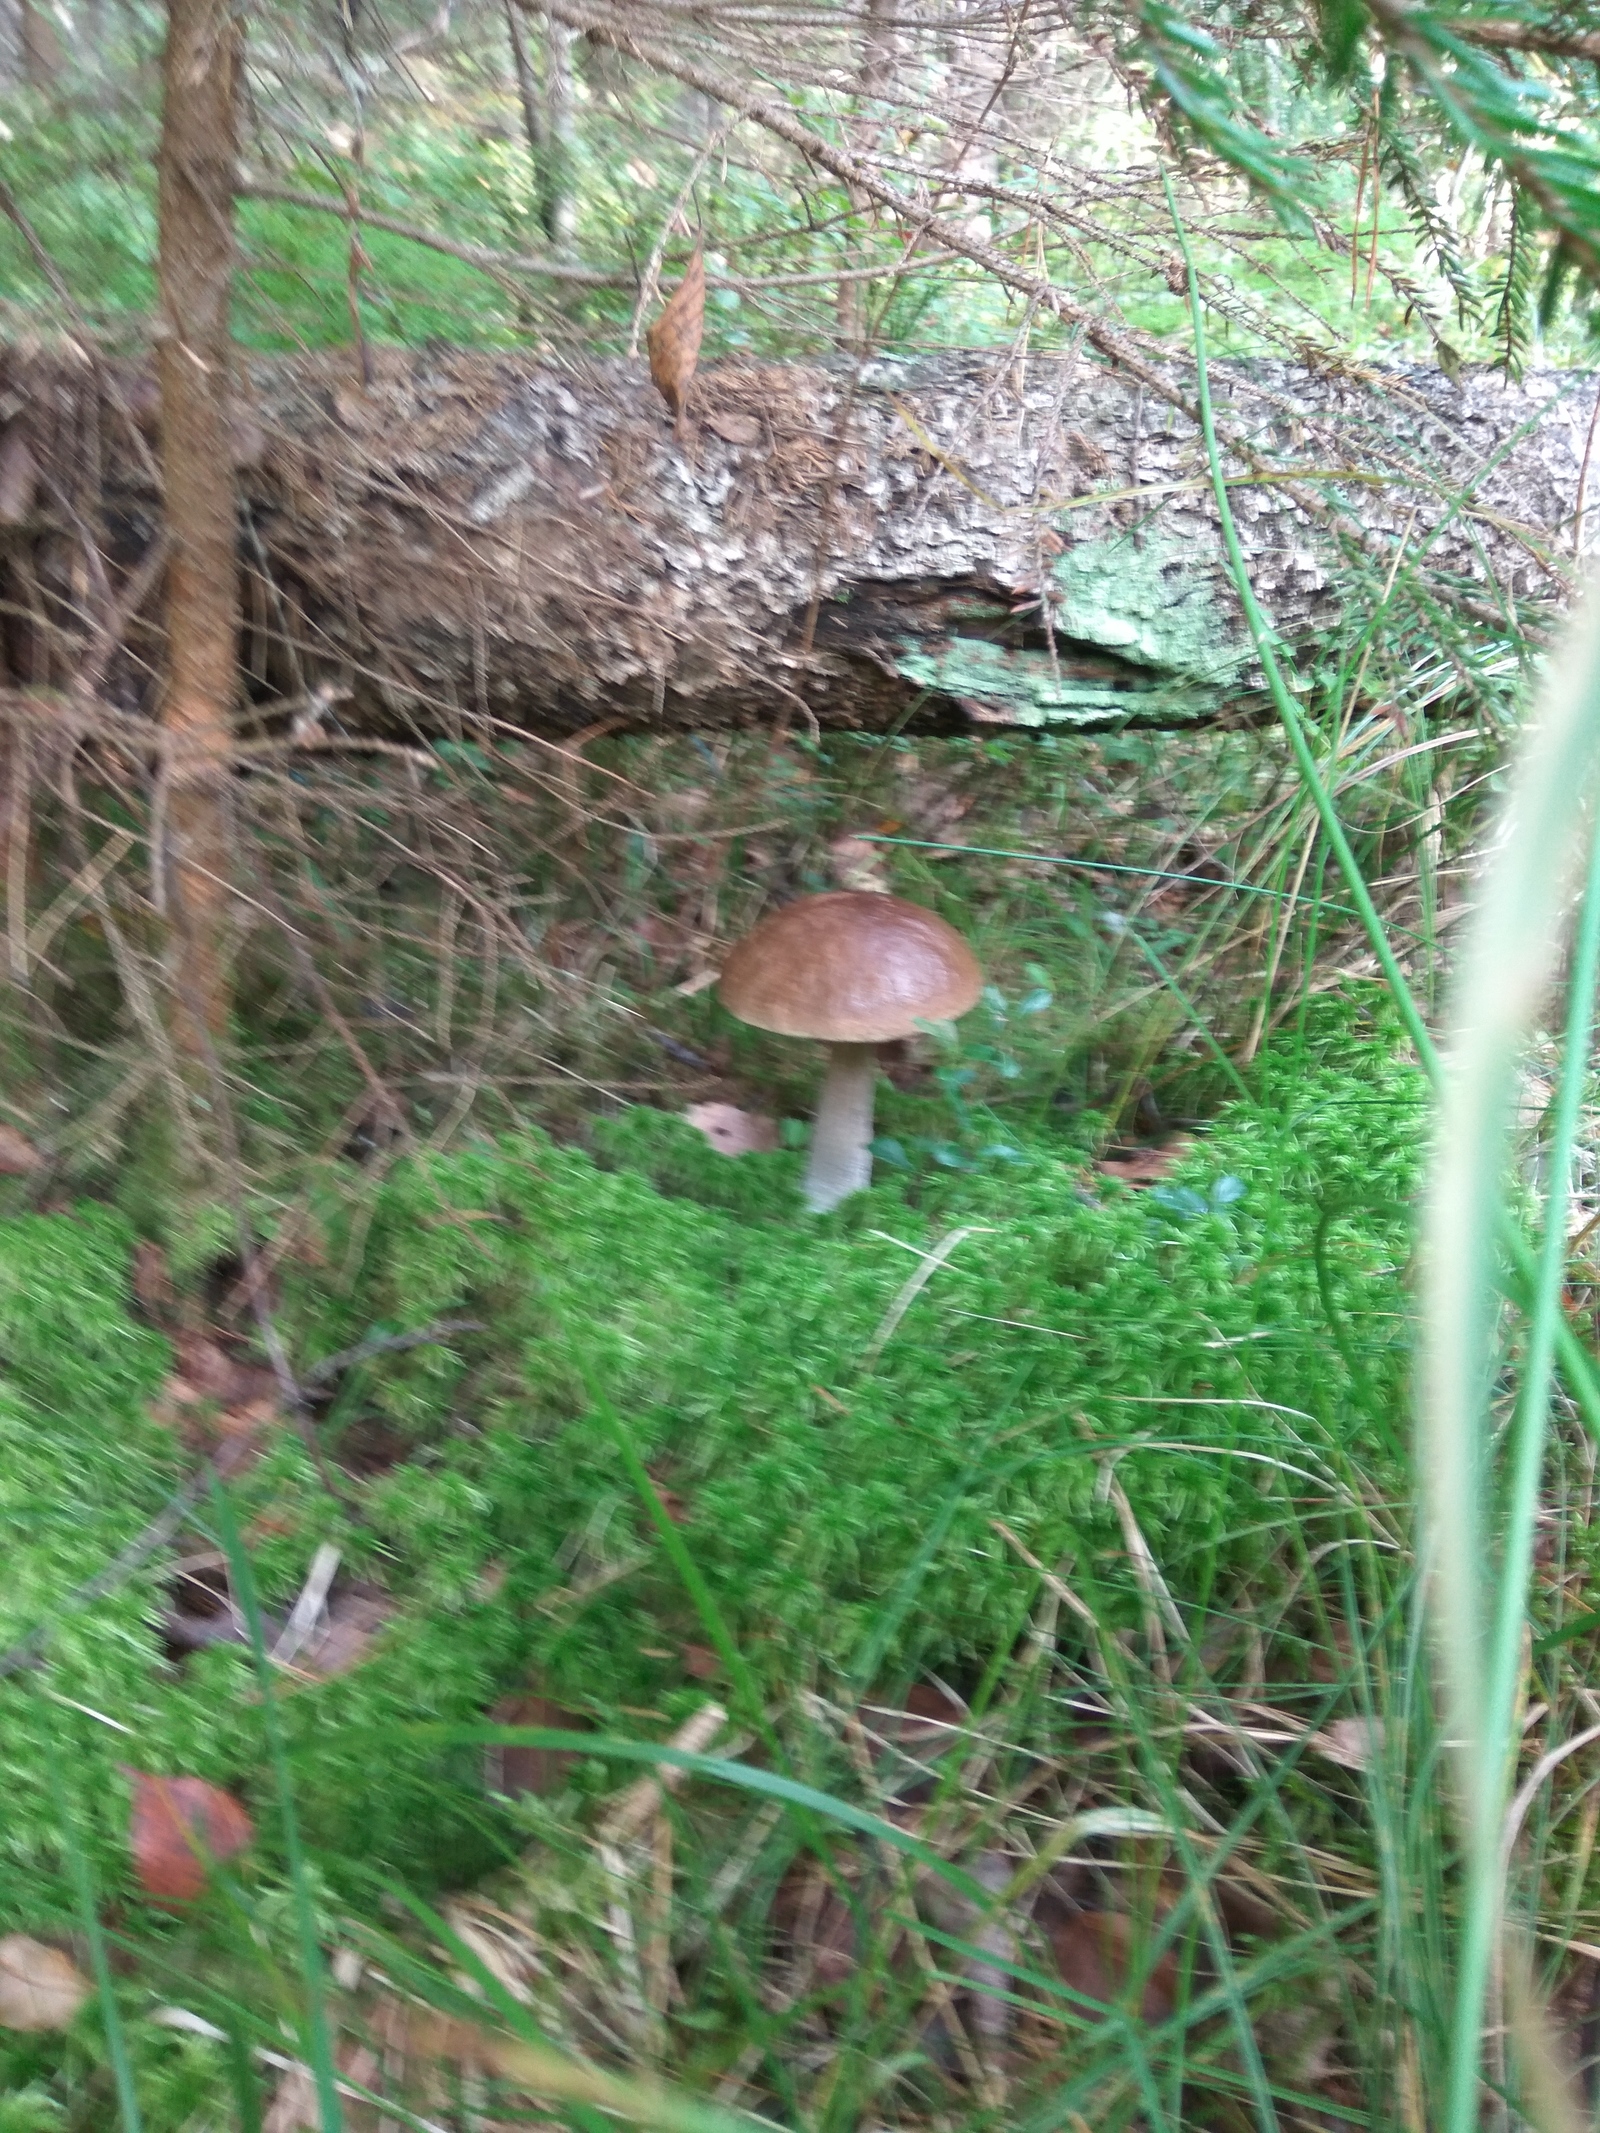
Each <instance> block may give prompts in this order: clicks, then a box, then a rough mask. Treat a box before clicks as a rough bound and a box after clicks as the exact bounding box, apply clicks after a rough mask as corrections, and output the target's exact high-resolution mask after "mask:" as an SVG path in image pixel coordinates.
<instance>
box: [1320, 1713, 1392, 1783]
mask: <svg viewBox="0 0 1600 2133" xmlns="http://www.w3.org/2000/svg"><path fill="white" fill-rule="evenodd" d="M1311 1745H1312V1747H1313V1748H1315V1749H1316V1751H1317V1753H1318V1754H1319V1755H1321V1756H1325V1757H1326V1758H1327V1760H1328V1761H1329V1762H1330V1763H1337V1764H1339V1766H1340V1767H1341V1768H1342V1769H1345V1770H1365V1769H1366V1767H1367V1765H1368V1764H1369V1763H1370V1762H1371V1761H1372V1758H1373V1756H1374V1755H1376V1754H1378V1753H1379V1752H1380V1751H1381V1750H1382V1747H1383V1727H1382V1724H1381V1723H1380V1722H1379V1720H1377V1719H1376V1718H1334V1719H1330V1720H1329V1722H1328V1723H1327V1725H1325V1726H1323V1727H1321V1728H1320V1729H1319V1730H1318V1731H1317V1732H1315V1733H1313V1734H1312V1736H1311Z"/></svg>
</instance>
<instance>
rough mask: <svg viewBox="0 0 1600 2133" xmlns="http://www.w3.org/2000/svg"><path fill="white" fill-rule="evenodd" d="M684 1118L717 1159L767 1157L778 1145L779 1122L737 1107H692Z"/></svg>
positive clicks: (726, 1105)
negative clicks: (698, 1133)
mask: <svg viewBox="0 0 1600 2133" xmlns="http://www.w3.org/2000/svg"><path fill="white" fill-rule="evenodd" d="M683 1115H684V1117H685V1118H686V1119H687V1120H688V1121H689V1124H690V1125H691V1126H694V1127H696V1128H698V1130H699V1131H700V1132H701V1133H703V1134H704V1135H705V1137H706V1139H707V1140H708V1141H709V1142H710V1143H711V1145H712V1147H713V1148H715V1149H716V1151H717V1153H718V1155H765V1154H768V1153H770V1151H771V1150H772V1149H774V1148H776V1147H777V1145H778V1121H777V1120H776V1119H775V1118H769V1117H768V1116H767V1114H766V1113H765V1112H764V1111H741V1110H740V1108H739V1106H738V1105H737V1104H691V1105H690V1106H689V1108H688V1110H687V1111H685V1112H684V1114H683Z"/></svg>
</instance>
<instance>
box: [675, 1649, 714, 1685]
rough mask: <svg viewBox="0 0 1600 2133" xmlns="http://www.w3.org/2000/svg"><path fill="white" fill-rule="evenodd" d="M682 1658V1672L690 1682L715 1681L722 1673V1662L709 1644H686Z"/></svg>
mask: <svg viewBox="0 0 1600 2133" xmlns="http://www.w3.org/2000/svg"><path fill="white" fill-rule="evenodd" d="M682 1657H683V1670H684V1672H685V1673H686V1674H687V1675H688V1676H689V1678H690V1680H691V1681H715V1680H716V1678H717V1676H718V1675H719V1674H720V1673H721V1672H722V1661H721V1660H720V1659H719V1658H718V1657H717V1655H716V1653H715V1652H714V1651H713V1650H712V1649H711V1647H710V1645H709V1644H686V1645H685V1646H684V1647H683V1653H682Z"/></svg>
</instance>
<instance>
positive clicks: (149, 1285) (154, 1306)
mask: <svg viewBox="0 0 1600 2133" xmlns="http://www.w3.org/2000/svg"><path fill="white" fill-rule="evenodd" d="M133 1293H134V1297H135V1299H136V1300H137V1302H138V1303H139V1304H140V1305H141V1306H142V1307H143V1309H144V1311H145V1313H146V1314H147V1316H149V1317H150V1318H153V1319H157V1320H161V1319H165V1318H167V1317H168V1316H170V1314H171V1311H172V1307H173V1305H174V1304H175V1303H176V1302H177V1294H176V1291H175V1290H174V1289H173V1286H172V1272H171V1269H170V1268H169V1267H168V1265H167V1255H166V1253H165V1252H164V1251H163V1250H162V1249H161V1247H160V1245H159V1244H156V1243H153V1242H152V1240H151V1239H150V1238H148V1237H144V1238H141V1240H140V1241H139V1243H138V1244H137V1245H135V1247H134V1252H133Z"/></svg>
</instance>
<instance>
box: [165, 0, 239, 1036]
mask: <svg viewBox="0 0 1600 2133" xmlns="http://www.w3.org/2000/svg"><path fill="white" fill-rule="evenodd" d="M238 41H239V30H238V23H237V18H236V17H235V15H234V13H233V10H232V8H231V6H230V4H229V0H169V4H168V12H167V43H166V52H165V57H164V61H163V74H162V90H163V95H162V118H161V148H160V159H159V166H158V194H159V213H160V246H161V248H160V340H159V344H158V350H157V368H158V373H159V377H160V392H161V399H160V437H161V474H162V482H163V486H164V489H165V502H166V509H165V525H166V534H167V541H168V564H167V589H166V634H167V644H166V652H167V657H166V675H165V687H164V693H163V697H162V702H161V724H162V730H163V742H164V752H163V760H162V774H161V789H162V797H163V799H164V802H165V806H164V810H163V814H164V829H165V843H164V849H163V848H160V847H158V849H157V861H156V864H157V867H158V870H159V876H160V880H159V887H160V890H161V891H163V892H164V894H165V898H166V900H167V903H168V905H169V908H170V911H171V915H172V919H173V924H174V933H175V940H174V952H173V958H172V963H173V977H174V984H175V991H176V997H177V1014H176V1022H175V1030H174V1034H175V1036H176V1039H177V1045H178V1050H179V1052H180V1054H181V1055H182V1056H184V1057H187V1058H190V1059H200V1058H203V1057H204V1056H205V1054H206V1051H207V1047H208V1042H210V1041H214V1040H215V1038H216V1037H218V1036H220V1034H221V1033H222V1031H223V1028H224V1026H225V1023H226V1019H227V997H228V996H227V980H226V974H225V969H224V958H223V940H224V935H225V930H226V922H227V910H228V836H227V819H226V807H227V798H226V795H227V766H228V763H229V760H230V755H231V750H232V743H233V706H234V701H235V697H236V694H237V691H238V686H239V667H238V635H239V591H238V561H237V554H238V532H237V523H238V511H237V499H236V493H235V485H234V477H233V455H232V449H231V444H232V438H231V409H230V402H231V386H230V375H229V374H230V367H231V357H232V336H231V332H230V323H229V304H230V300H231V296H232V287H233V184H234V169H235V163H236V156H237V149H236V141H235V134H236V121H235V113H236V108H237V57H238ZM158 901H159V898H158Z"/></svg>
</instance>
